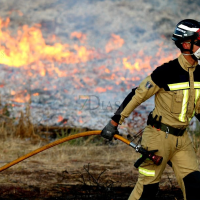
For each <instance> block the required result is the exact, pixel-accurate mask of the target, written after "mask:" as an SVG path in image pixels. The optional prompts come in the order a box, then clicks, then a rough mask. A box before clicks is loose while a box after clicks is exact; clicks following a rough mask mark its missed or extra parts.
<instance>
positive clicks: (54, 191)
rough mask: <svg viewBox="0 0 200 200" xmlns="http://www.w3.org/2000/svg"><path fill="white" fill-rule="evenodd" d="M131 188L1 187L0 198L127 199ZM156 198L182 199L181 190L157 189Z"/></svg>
mask: <svg viewBox="0 0 200 200" xmlns="http://www.w3.org/2000/svg"><path fill="white" fill-rule="evenodd" d="M131 191H132V188H130V187H125V188H123V187H107V188H106V187H96V186H86V185H79V186H78V185H77V186H62V185H56V186H53V187H52V188H49V189H48V191H41V190H40V188H38V187H27V188H20V187H1V189H0V193H1V196H2V194H3V196H4V197H2V198H0V199H12V200H17V199H19V200H29V199H31V200H42V199H46V200H50V199H57V200H64V199H65V200H66V199H67V200H68V199H69V200H86V199H93V200H94V199H96V200H115V199H116V200H117V199H119V200H127V199H128V197H129V195H130V193H131ZM156 200H183V196H182V192H181V190H180V189H178V188H173V189H170V190H169V189H166V190H159V192H158V194H157V197H156Z"/></svg>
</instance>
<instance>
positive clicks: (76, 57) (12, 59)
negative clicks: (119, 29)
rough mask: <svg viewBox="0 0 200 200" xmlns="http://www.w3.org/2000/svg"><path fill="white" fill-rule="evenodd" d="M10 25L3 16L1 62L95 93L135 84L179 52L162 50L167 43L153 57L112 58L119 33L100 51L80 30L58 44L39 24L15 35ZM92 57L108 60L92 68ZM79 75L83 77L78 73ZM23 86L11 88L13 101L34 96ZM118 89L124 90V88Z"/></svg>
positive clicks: (119, 42) (140, 54) (120, 43)
mask: <svg viewBox="0 0 200 200" xmlns="http://www.w3.org/2000/svg"><path fill="white" fill-rule="evenodd" d="M11 12H13V11H11ZM15 12H17V13H18V15H20V16H22V15H23V13H22V12H20V11H15ZM9 25H10V19H9V18H7V19H6V20H2V19H1V18H0V38H1V43H0V64H3V65H5V66H7V67H8V66H9V67H12V68H18V69H19V68H21V69H23V70H22V71H24V74H25V76H27V77H34V78H35V77H37V76H39V77H42V78H43V77H46V76H51V77H53V78H54V79H58V78H62V77H70V78H72V79H73V87H74V88H77V89H82V88H84V87H85V86H86V85H87V86H89V88H91V90H92V91H93V92H98V93H103V92H106V91H109V90H113V89H115V87H116V86H117V87H121V86H120V84H121V83H123V84H126V88H131V87H133V86H134V85H135V84H134V82H136V81H139V80H140V79H141V78H142V76H143V75H145V76H146V75H147V74H149V73H150V72H151V71H152V70H153V69H154V68H155V67H156V66H159V65H161V64H162V63H164V62H168V61H169V60H172V59H174V58H175V57H176V56H177V55H178V51H177V53H175V54H167V55H166V53H165V51H164V50H163V47H165V46H164V44H160V47H159V49H158V52H157V54H156V55H155V56H154V58H153V57H152V56H147V55H145V53H144V52H143V51H140V52H138V53H137V55H127V53H126V55H123V52H121V51H120V53H119V54H117V55H116V56H115V57H114V59H113V58H112V57H111V55H110V52H112V51H114V50H115V51H116V50H118V51H119V49H120V48H122V47H123V45H124V43H125V41H124V39H123V38H121V37H120V36H119V35H116V34H111V38H110V39H109V40H108V41H107V43H106V42H105V49H103V50H102V49H101V50H98V49H95V48H93V47H90V46H88V45H86V41H87V35H86V34H84V33H81V32H76V31H75V32H72V33H71V35H70V39H71V41H72V42H70V44H66V43H64V44H63V43H59V42H58V41H59V40H58V38H57V37H56V36H55V35H51V36H48V37H47V41H48V43H47V42H46V40H45V39H44V37H43V35H42V31H41V25H40V24H36V25H35V26H33V27H28V26H27V25H24V26H23V27H22V28H21V29H18V30H17V31H16V35H14V36H12V35H11V33H10V31H9V30H8V27H9ZM73 42H74V43H73ZM93 60H95V61H98V60H99V61H100V62H101V61H102V62H104V60H106V61H105V62H104V63H101V65H100V66H96V65H98V62H96V64H95V65H94V66H93V65H92V68H89V66H91V65H89V64H91V62H90V61H93ZM152 63H153V64H152ZM62 64H65V65H64V66H66V68H64V67H62V66H63V65H62ZM60 66H61V67H60ZM69 66H71V68H70V67H69ZM110 66H111V67H110ZM88 69H90V70H88ZM90 72H91V73H93V75H92V76H94V78H93V77H92V76H90V75H91V74H90ZM80 74H81V76H78V75H80ZM82 74H83V76H82ZM94 74H95V75H94ZM25 78H26V77H25ZM96 79H105V80H108V81H109V85H107V86H102V85H97V84H98V80H96ZM14 80H15V79H14ZM19 81H20V80H19ZM13 82H14V81H13ZM25 83H26V81H24V82H23V80H21V84H22V86H23V85H24V84H25ZM4 85H5V84H4V82H3V83H0V87H4ZM36 86H37V87H40V85H39V83H35V88H37V87H36ZM22 88H23V87H21V88H19V91H14V90H12V91H11V92H10V94H11V96H12V97H13V99H14V101H16V102H21V103H23V102H27V101H29V100H30V96H31V95H30V94H28V93H27V91H25V90H24V91H22ZM58 88H59V85H51V87H50V89H55V90H56V89H58ZM119 89H120V90H125V89H124V88H123V87H121V88H119ZM43 90H44V91H47V90H49V88H47V86H46V87H44V88H43ZM63 91H64V92H66V93H68V92H69V91H70V90H68V89H67V90H66V89H63ZM32 95H33V96H38V95H40V94H39V93H34V94H32ZM85 98H86V97H85Z"/></svg>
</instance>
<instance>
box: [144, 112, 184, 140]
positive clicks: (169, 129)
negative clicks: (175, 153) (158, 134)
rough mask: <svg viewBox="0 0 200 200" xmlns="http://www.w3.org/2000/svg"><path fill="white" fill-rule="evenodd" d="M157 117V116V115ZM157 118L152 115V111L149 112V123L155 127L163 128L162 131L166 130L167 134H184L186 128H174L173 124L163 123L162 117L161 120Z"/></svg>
mask: <svg viewBox="0 0 200 200" xmlns="http://www.w3.org/2000/svg"><path fill="white" fill-rule="evenodd" d="M156 118H157V116H156ZM156 118H153V117H152V113H150V114H149V116H148V121H147V124H148V125H149V124H150V125H151V126H152V127H155V128H157V130H161V131H164V132H165V133H166V134H172V135H175V136H182V135H183V134H184V132H185V130H186V128H185V129H178V128H174V127H172V126H169V125H166V124H163V123H162V122H160V121H161V118H162V117H161V118H160V121H156V120H155V119H156Z"/></svg>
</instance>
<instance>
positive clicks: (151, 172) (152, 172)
mask: <svg viewBox="0 0 200 200" xmlns="http://www.w3.org/2000/svg"><path fill="white" fill-rule="evenodd" d="M139 173H140V174H143V175H145V176H155V170H148V169H144V168H142V167H139Z"/></svg>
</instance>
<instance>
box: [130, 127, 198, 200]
mask: <svg viewBox="0 0 200 200" xmlns="http://www.w3.org/2000/svg"><path fill="white" fill-rule="evenodd" d="M141 145H142V147H143V148H145V149H147V150H149V151H151V150H156V149H157V150H158V152H157V153H156V155H159V156H162V157H163V161H162V163H161V165H159V166H157V165H155V164H154V163H153V162H152V161H151V160H148V159H147V160H145V162H143V163H142V164H141V165H140V167H139V177H138V181H137V183H136V185H135V188H134V190H133V191H132V193H131V195H130V197H129V200H139V199H140V197H141V196H142V193H143V188H144V186H146V185H150V184H155V183H159V182H160V179H161V175H162V173H163V171H164V169H165V167H166V165H167V162H168V161H169V160H170V161H171V162H172V167H173V170H174V172H175V175H176V178H177V181H178V183H179V185H180V187H181V190H182V191H183V196H184V200H186V194H185V186H184V182H183V178H184V177H185V176H187V175H188V174H190V173H192V172H194V171H199V165H198V161H197V157H196V154H195V151H194V148H193V144H192V141H191V139H190V138H189V136H188V133H187V131H185V132H184V134H183V135H182V136H174V135H172V134H166V133H165V132H163V131H161V130H157V129H156V128H153V127H152V126H151V125H148V126H147V127H146V128H145V130H144V133H143V136H142V141H141Z"/></svg>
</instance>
